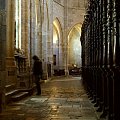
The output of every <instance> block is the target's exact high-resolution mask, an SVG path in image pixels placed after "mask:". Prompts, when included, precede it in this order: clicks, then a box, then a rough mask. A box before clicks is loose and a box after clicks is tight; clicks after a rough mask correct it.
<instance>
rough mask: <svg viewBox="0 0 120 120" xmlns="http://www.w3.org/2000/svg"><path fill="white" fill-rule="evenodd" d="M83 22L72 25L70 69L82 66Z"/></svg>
mask: <svg viewBox="0 0 120 120" xmlns="http://www.w3.org/2000/svg"><path fill="white" fill-rule="evenodd" d="M80 36H81V24H80V23H78V24H76V25H74V26H73V27H72V29H71V30H70V32H69V34H68V69H70V68H72V67H77V68H80V67H81V42H80Z"/></svg>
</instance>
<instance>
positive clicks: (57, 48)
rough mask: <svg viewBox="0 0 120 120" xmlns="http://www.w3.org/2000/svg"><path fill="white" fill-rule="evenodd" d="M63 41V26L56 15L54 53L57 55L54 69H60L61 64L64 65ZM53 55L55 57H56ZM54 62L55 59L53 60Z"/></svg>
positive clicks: (54, 22)
mask: <svg viewBox="0 0 120 120" xmlns="http://www.w3.org/2000/svg"><path fill="white" fill-rule="evenodd" d="M62 41H63V33H62V27H61V23H60V21H59V19H58V18H57V17H56V18H55V20H54V21H53V55H54V56H55V60H56V62H55V63H56V64H53V65H54V66H53V67H54V68H53V69H54V70H55V69H60V68H61V66H63V64H62V63H63V61H62V60H63V58H62V53H63V48H62V47H63V46H62V43H63V42H62ZM54 56H53V58H54ZM53 63H54V61H53Z"/></svg>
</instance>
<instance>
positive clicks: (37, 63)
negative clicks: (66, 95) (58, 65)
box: [33, 60, 42, 75]
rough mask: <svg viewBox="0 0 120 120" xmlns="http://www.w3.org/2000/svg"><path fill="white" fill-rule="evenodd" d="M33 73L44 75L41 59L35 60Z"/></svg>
mask: <svg viewBox="0 0 120 120" xmlns="http://www.w3.org/2000/svg"><path fill="white" fill-rule="evenodd" d="M33 74H34V75H42V62H41V61H39V60H35V61H34V65H33Z"/></svg>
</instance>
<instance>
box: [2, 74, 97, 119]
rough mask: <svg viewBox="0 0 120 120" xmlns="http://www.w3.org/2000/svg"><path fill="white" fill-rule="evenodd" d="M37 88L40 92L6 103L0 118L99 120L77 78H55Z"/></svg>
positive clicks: (79, 78)
mask: <svg viewBox="0 0 120 120" xmlns="http://www.w3.org/2000/svg"><path fill="white" fill-rule="evenodd" d="M41 87H42V95H40V96H37V95H35V94H34V95H32V96H29V97H27V98H25V99H24V100H21V101H19V102H14V103H11V104H9V105H8V106H7V107H6V110H4V111H3V112H2V113H1V114H0V120H99V119H98V116H99V115H98V113H96V112H95V108H94V107H93V104H92V103H91V101H90V100H89V99H88V96H87V94H86V91H85V90H84V87H83V85H82V80H81V77H70V76H69V77H56V78H55V79H53V80H50V81H48V82H45V83H42V84H41Z"/></svg>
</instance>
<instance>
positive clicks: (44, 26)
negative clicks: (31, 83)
mask: <svg viewBox="0 0 120 120" xmlns="http://www.w3.org/2000/svg"><path fill="white" fill-rule="evenodd" d="M43 2H44V3H43V7H44V8H43V9H44V14H43V16H42V17H43V22H42V59H43V61H42V62H43V79H47V78H48V73H47V40H48V28H47V27H48V23H47V21H48V16H47V8H46V1H43Z"/></svg>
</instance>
